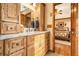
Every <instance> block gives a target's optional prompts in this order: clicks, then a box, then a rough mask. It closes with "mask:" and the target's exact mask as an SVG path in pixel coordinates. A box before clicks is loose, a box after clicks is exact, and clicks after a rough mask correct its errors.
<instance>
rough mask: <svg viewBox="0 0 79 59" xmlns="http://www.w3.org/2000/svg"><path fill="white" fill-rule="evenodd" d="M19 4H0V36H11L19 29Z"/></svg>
mask: <svg viewBox="0 0 79 59" xmlns="http://www.w3.org/2000/svg"><path fill="white" fill-rule="evenodd" d="M19 13H20V4H18V3H0V34H12V33H17V32H21V31H22V30H21V31H19V30H18V31H17V29H18V28H20V26H19V27H17V26H18V25H19Z"/></svg>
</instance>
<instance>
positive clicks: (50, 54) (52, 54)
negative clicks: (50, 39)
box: [45, 52, 61, 56]
mask: <svg viewBox="0 0 79 59" xmlns="http://www.w3.org/2000/svg"><path fill="white" fill-rule="evenodd" d="M45 56H61V55H58V54H55V53H53V52H47V54H46V55H45Z"/></svg>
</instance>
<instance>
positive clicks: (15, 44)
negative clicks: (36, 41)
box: [5, 37, 26, 55]
mask: <svg viewBox="0 0 79 59" xmlns="http://www.w3.org/2000/svg"><path fill="white" fill-rule="evenodd" d="M24 47H26V37H19V38H14V39H8V40H5V54H6V55H10V54H11V53H13V52H15V51H17V50H20V49H22V48H24Z"/></svg>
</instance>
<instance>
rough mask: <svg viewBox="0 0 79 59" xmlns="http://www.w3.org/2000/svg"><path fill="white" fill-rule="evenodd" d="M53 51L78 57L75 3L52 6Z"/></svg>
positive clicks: (76, 9) (76, 5) (76, 6)
mask: <svg viewBox="0 0 79 59" xmlns="http://www.w3.org/2000/svg"><path fill="white" fill-rule="evenodd" d="M53 9H54V17H53V19H54V21H53V25H54V51H55V53H57V54H61V55H65V56H76V55H78V50H77V49H78V47H77V45H78V43H77V41H78V39H77V34H76V32H77V23H76V20H77V17H78V15H77V13H78V4H77V3H71V4H70V3H55V4H54V7H53Z"/></svg>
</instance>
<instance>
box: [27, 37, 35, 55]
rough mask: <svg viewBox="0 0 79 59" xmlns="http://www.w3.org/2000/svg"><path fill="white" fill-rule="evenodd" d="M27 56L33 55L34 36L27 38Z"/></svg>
mask: <svg viewBox="0 0 79 59" xmlns="http://www.w3.org/2000/svg"><path fill="white" fill-rule="evenodd" d="M26 49H27V56H34V55H35V47H34V36H27V48H26Z"/></svg>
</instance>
